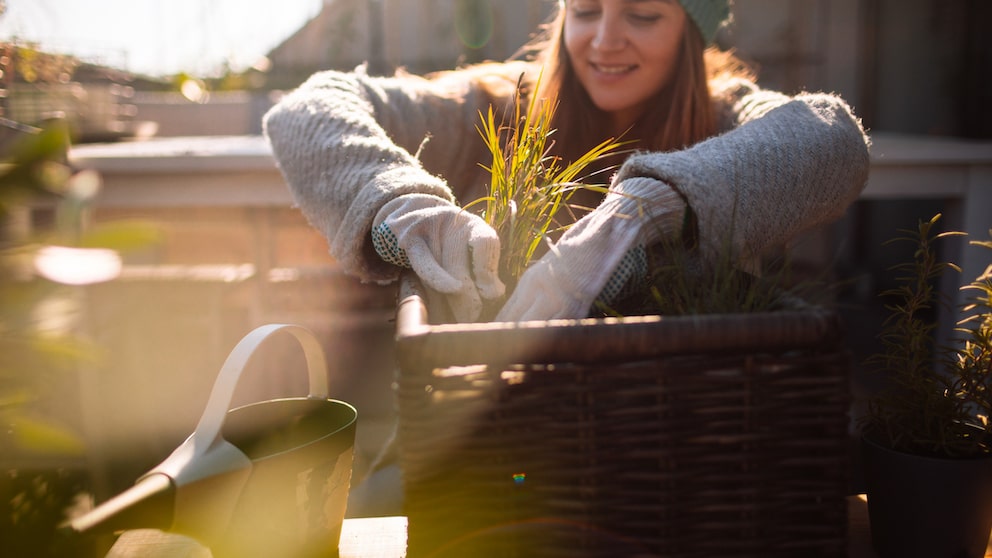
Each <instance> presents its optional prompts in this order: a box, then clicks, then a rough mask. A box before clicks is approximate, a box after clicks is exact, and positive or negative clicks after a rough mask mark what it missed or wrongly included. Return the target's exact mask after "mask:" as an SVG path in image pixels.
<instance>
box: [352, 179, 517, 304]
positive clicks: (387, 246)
mask: <svg viewBox="0 0 992 558" xmlns="http://www.w3.org/2000/svg"><path fill="white" fill-rule="evenodd" d="M372 244H373V246H374V247H375V250H376V252H377V253H378V254H379V256H380V257H382V259H384V260H385V261H387V262H389V263H392V264H395V265H399V266H402V267H407V268H411V269H413V271H414V272H415V273H416V274H417V276H418V277H419V278H420V280H421V281H423V282H424V284H425V285H426V286H428V287H430V288H431V289H434V290H435V291H437V292H439V293H443V294H445V295H447V299H448V304H449V306H450V307H451V310H452V313H453V314H454V317H455V319H456V320H458V321H460V322H468V321H473V320H476V319H478V317H479V315H480V314H481V312H482V307H483V300H492V299H496V298H499V297H501V296H503V293H504V291H505V287H504V286H503V283H502V281H500V279H499V250H500V246H499V236H498V235H497V234H496V231H495V230H494V229H493V228H492V227H490V226H489V224H488V223H486V222H485V221H483V220H482V218H480V217H479V216H477V215H475V214H473V213H470V212H468V211H465V210H463V209H462V208H460V207H458V206H456V205H454V204H453V203H451V202H449V201H447V200H444V199H441V198H439V197H437V196H431V195H427V194H406V195H403V196H399V197H398V198H396V199H394V200H391V201H390V202H388V203H386V204H385V205H384V206H382V209H380V210H379V212H378V213H377V214H376V216H375V219H374V220H373V222H372Z"/></svg>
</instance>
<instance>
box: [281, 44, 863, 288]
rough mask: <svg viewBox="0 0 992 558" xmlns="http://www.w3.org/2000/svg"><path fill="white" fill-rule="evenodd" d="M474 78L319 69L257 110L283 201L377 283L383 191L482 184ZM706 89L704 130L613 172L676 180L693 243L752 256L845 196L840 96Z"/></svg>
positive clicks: (454, 193) (466, 193)
mask: <svg viewBox="0 0 992 558" xmlns="http://www.w3.org/2000/svg"><path fill="white" fill-rule="evenodd" d="M514 64H520V68H519V71H524V70H527V69H529V68H528V67H527V66H526V65H525V64H524V63H514ZM514 71H517V69H516V68H514ZM519 71H517V75H519ZM506 75H513V71H511V72H506ZM477 77H478V75H477V73H475V74H472V76H471V77H470V75H469V72H458V71H455V72H451V73H447V74H445V75H444V77H443V78H440V79H433V80H429V79H425V78H422V77H417V76H397V77H389V78H380V77H370V76H368V75H366V74H365V73H364V72H363V71H362V69H358V70H356V71H355V72H349V73H342V72H331V71H329V72H322V73H318V74H315V75H314V76H312V77H311V78H310V79H309V80H308V81H307V82H306V83H304V84H303V85H302V86H300V87H299V88H298V89H297V90H295V91H293V92H292V93H289V94H288V95H286V96H285V97H283V98H282V99H281V100H280V101H279V103H277V104H276V106H274V107H273V108H272V109H271V110H270V111H269V113H268V114H266V116H265V119H264V129H265V134H266V136H267V137H268V140H269V142H270V143H271V145H272V148H273V152H274V155H275V158H276V161H277V163H278V165H279V168H280V170H281V171H282V173H283V176H284V177H285V179H286V182H287V183H288V184H289V187H290V190H291V191H292V194H293V197H294V199H295V201H296V203H297V204H298V205H299V207H300V209H301V211H302V212H303V214H304V215H305V216H306V217H307V219H308V220H309V222H310V223H311V225H312V226H314V227H315V228H316V229H317V230H319V231H320V232H321V233H322V234H323V235H324V236H325V237H326V238H327V240H328V242H329V244H330V252H331V255H332V256H333V257H334V258H335V259H336V260H337V261H338V262H339V264H340V265H341V266H342V267H343V269H344V270H345V271H346V272H348V273H350V274H352V275H355V276H357V277H359V278H360V279H362V280H364V281H375V282H378V283H387V282H390V281H392V280H394V279H395V278H396V277H397V276H398V273H399V269H397V268H396V267H395V266H393V265H390V264H386V263H385V262H384V261H382V259H381V258H379V257H378V256H377V255H376V254H375V252H374V250H373V248H372V245H371V240H370V238H371V237H370V231H371V227H372V220H373V217H374V216H375V214H376V212H377V211H378V210H379V208H380V207H382V206H383V204H385V203H386V202H387V201H389V200H390V199H393V198H395V197H396V196H399V195H401V194H405V193H410V192H421V193H427V194H433V195H437V196H440V197H443V198H446V199H450V200H458V201H459V202H461V203H467V202H469V201H472V200H474V199H477V198H478V197H480V196H482V195H484V192H485V187H486V183H485V174H484V172H483V171H482V169H481V168H480V166H479V165H480V163H483V164H488V163H489V161H488V160H487V159H486V157H487V156H488V151H487V150H486V147H485V145H484V143H483V141H482V139H481V137H480V136H479V132H478V131H477V126H478V124H479V122H480V117H479V112H480V111H485V110H486V108H487V107H488V105H489V104H490V102H492V101H493V99H491V98H490V96H489V95H487V94H486V93H485V92H484V91H483V90H482V88H481V87H480V86H479V85H478V82H477V81H476V79H477ZM493 79H495V80H498V79H500V78H499V77H498V76H497V77H494V78H493ZM712 88H713V96H714V99H715V101H716V104H717V109H718V115H719V131H720V133H719V134H718V135H716V136H714V137H712V138H710V139H709V140H706V141H703V142H701V143H699V144H697V145H695V146H693V147H691V148H688V149H685V150H682V151H678V152H669V153H639V154H635V155H633V156H631V157H630V158H628V159H627V161H626V162H625V163H624V164H623V165H622V167H621V168H620V170H619V171H618V174H617V176H616V178H615V180H623V179H624V178H627V177H632V176H647V177H652V178H655V179H658V180H662V181H664V182H665V183H667V184H669V185H671V186H672V187H673V188H675V189H676V190H677V191H679V192H681V193H682V194H683V195H684V196H685V199H686V200H687V201H688V204H689V207H690V208H691V209H692V211H694V212H695V214H696V217H697V220H698V226H699V229H698V233H699V238H698V240H699V245H700V247H701V249H702V251H701V253H702V254H703V255H704V256H707V255H710V256H712V255H714V254H716V253H717V252H718V251H720V250H726V249H727V248H728V242H729V243H730V247H731V248H732V249H733V250H734V255H735V257H737V258H739V259H740V260H742V261H743V260H750V259H754V258H756V257H757V256H759V255H761V254H762V253H764V252H765V251H767V250H768V249H769V248H772V247H777V246H782V245H784V244H785V243H787V242H788V241H789V240H790V239H792V238H794V237H795V236H797V235H799V234H800V233H802V232H804V231H806V230H808V229H811V228H813V227H816V226H819V225H822V224H825V223H828V222H830V221H833V220H835V219H837V218H839V217H840V216H841V215H843V213H844V211H845V210H846V209H847V207H848V206H849V205H850V204H851V203H852V202H853V201H854V200H855V199H857V197H858V195H859V193H860V192H861V190H862V189H863V188H864V185H865V183H866V181H867V177H868V147H869V139H868V137H867V136H866V135H865V133H864V130H863V129H862V127H861V125H860V123H859V122H858V120H857V119H856V118H855V117H854V116H853V115H852V113H851V111H850V109H849V107H848V106H847V105H846V104H845V103H844V102H843V101H842V100H841V99H840V98H838V97H836V96H834V95H829V94H800V95H797V96H795V97H789V96H786V95H782V94H780V93H776V92H771V91H766V90H762V89H759V88H758V87H757V86H755V85H754V84H753V83H750V82H746V81H743V80H739V79H735V80H730V81H726V82H722V83H716V84H713V87H712ZM506 89H507V90H508V91H511V89H510V88H506ZM495 101H496V103H500V102H503V103H506V102H508V98H504V99H496V100H495ZM425 140H426V142H425ZM731 227H732V229H733V233H732V234H730V235H728V230H729V229H730V228H731ZM728 236H729V238H728Z"/></svg>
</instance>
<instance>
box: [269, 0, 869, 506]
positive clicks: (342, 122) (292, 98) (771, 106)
mask: <svg viewBox="0 0 992 558" xmlns="http://www.w3.org/2000/svg"><path fill="white" fill-rule="evenodd" d="M559 8H560V9H559V11H558V13H557V15H556V17H555V19H554V20H553V22H552V23H551V24H550V25H549V27H548V30H549V33H548V35H547V37H546V38H545V39H544V40H543V41H542V42H540V43H538V44H536V45H532V46H536V48H535V49H533V50H532V51H533V52H535V55H534V56H533V57H531V59H530V60H527V61H515V62H506V63H491V64H485V65H480V66H474V67H469V68H463V69H458V70H452V71H448V72H443V73H439V74H436V75H432V76H428V77H418V76H411V75H397V76H394V77H388V78H384V77H371V76H368V75H366V74H365V73H364V72H363V71H362V69H361V68H360V69H358V70H356V71H354V72H350V73H342V72H322V73H318V74H316V75H314V76H313V77H311V78H310V79H309V80H308V81H307V82H306V83H304V84H303V85H302V86H301V87H300V88H299V89H297V90H296V91H294V92H292V93H290V94H289V95H287V96H286V97H284V98H283V99H282V100H281V101H280V102H279V103H278V104H277V105H276V106H275V107H274V108H273V109H272V110H271V111H270V112H269V113H268V114H267V115H266V118H265V132H266V134H267V136H268V139H269V141H270V142H271V144H272V148H273V151H274V154H275V157H276V160H277V162H278V164H279V166H280V168H281V170H282V172H283V174H284V176H285V178H286V181H287V182H288V184H289V187H290V189H291V190H292V192H293V195H294V198H295V200H296V201H297V203H298V204H299V207H300V209H301V210H302V211H303V213H304V214H305V215H306V216H307V218H308V219H309V221H310V223H311V224H312V225H313V226H314V227H316V228H317V229H318V230H319V231H320V232H321V233H323V234H324V236H325V237H326V238H327V239H328V241H329V244H330V251H331V254H332V255H333V256H334V257H335V258H336V260H337V261H338V262H339V264H340V265H341V266H342V267H343V268H344V270H346V271H347V272H348V273H351V274H353V275H354V276H356V277H357V278H359V279H361V280H364V281H375V282H379V283H388V282H391V281H394V280H395V279H396V278H397V277H398V276H399V274H400V271H401V268H403V267H411V268H412V269H413V270H414V271H415V272H416V273H417V275H418V276H419V277H420V278H421V279H422V281H423V282H424V283H425V284H426V285H427V286H429V287H431V288H433V289H434V290H436V291H439V292H441V293H444V294H445V295H446V297H447V300H448V302H449V305H450V306H451V309H452V311H453V313H454V316H455V317H456V318H457V319H459V320H462V321H468V320H475V319H477V318H478V316H479V313H480V311H481V309H482V306H483V301H486V300H496V301H498V300H500V299H501V298H502V297H503V296H504V286H503V284H502V283H501V282H500V279H499V277H498V273H497V262H498V258H499V249H500V247H499V240H498V238H497V235H496V233H495V231H493V229H492V228H491V227H489V226H488V225H487V224H486V223H485V222H484V221H483V220H482V219H481V218H480V217H478V216H476V215H474V214H473V213H471V212H469V211H466V210H462V209H461V208H460V207H459V205H458V202H461V203H468V202H470V201H472V200H475V199H478V198H480V197H482V196H484V195H485V194H486V188H487V185H486V180H487V176H486V173H485V171H484V170H483V169H481V168H480V163H484V164H488V163H489V161H488V160H487V156H491V155H490V154H489V152H488V150H487V148H486V146H485V145H484V143H483V141H482V140H481V138H480V137H479V134H478V131H477V126H478V125H479V123H480V116H479V114H480V111H481V112H483V113H484V112H485V111H486V110H487V109H488V107H489V106H490V105H492V106H493V107H495V109H496V110H497V111H504V114H510V113H511V112H510V111H511V109H512V107H513V103H514V102H515V95H516V93H517V91H518V84H522V85H523V87H521V88H520V90H522V91H523V92H524V94H525V95H527V94H533V95H538V96H540V97H544V98H549V99H550V98H557V99H558V101H559V103H560V104H559V109H558V112H557V114H556V121H555V123H554V127H555V128H556V129H557V130H558V131H557V132H556V135H555V138H556V141H557V143H556V144H555V147H554V149H555V151H556V154H557V155H559V156H561V157H562V158H563V159H564V160H565V161H566V163H567V162H569V161H572V160H574V159H575V157H577V156H578V155H580V154H582V153H584V152H586V151H587V150H588V149H589V148H591V147H592V146H594V145H596V144H598V143H600V142H602V141H603V140H604V139H606V138H610V137H614V138H615V137H617V136H618V135H619V134H623V139H624V140H636V142H637V143H636V144H635V145H634V148H635V150H636V152H635V153H634V154H632V155H629V156H628V157H627V158H626V160H625V161H623V162H622V165H621V166H620V167H619V170H617V172H616V174H615V175H614V176H613V177H612V180H611V182H610V191H609V193H608V194H607V195H606V196H605V198H603V197H602V196H601V199H594V200H582V202H583V203H585V204H586V205H588V206H590V207H594V209H593V210H592V211H590V212H588V213H587V214H586V215H585V216H583V217H582V218H581V219H579V220H578V221H577V222H575V224H574V225H573V226H572V227H571V228H570V229H569V230H568V231H567V232H566V233H565V234H564V235H563V236H562V237H561V238H560V239H559V240H558V241H557V242H556V244H555V245H554V246H553V247H552V248H551V249H549V250H548V252H547V254H546V255H544V256H543V257H542V258H541V259H540V260H538V261H537V262H536V263H534V264H532V265H531V267H530V268H529V269H528V270H527V272H526V273H524V275H523V277H522V278H521V280H520V282H519V283H518V285H517V287H516V288H515V289H514V292H513V293H512V294H511V295H510V296H509V299H508V300H507V301H506V303H505V304H504V305H503V306H502V310H501V311H500V312H499V314H498V315H497V317H496V318H497V319H498V320H504V321H521V320H530V319H551V318H577V317H582V316H585V315H586V314H587V313H588V312H589V310H590V307H591V305H592V304H593V302H594V301H595V300H596V298H597V297H599V296H601V293H603V292H604V287H606V286H608V285H609V288H610V289H613V290H616V289H617V286H618V285H620V286H622V285H623V283H624V282H625V281H626V278H627V276H629V274H630V273H631V271H630V269H631V267H630V266H628V265H626V263H625V258H626V257H627V255H628V254H631V253H636V252H637V251H638V250H639V249H641V248H642V247H646V246H650V245H651V244H652V243H655V242H658V241H661V240H665V239H677V238H679V237H680V236H689V237H691V240H692V242H691V245H692V246H695V247H696V248H694V249H693V258H694V260H693V261H694V262H698V263H699V265H698V266H694V267H698V268H699V269H705V264H706V262H707V261H715V260H716V258H717V256H718V255H719V254H720V253H721V251H723V252H724V253H725V251H726V250H731V251H732V256H733V257H734V258H735V261H737V262H739V264H740V266H741V267H742V268H745V269H751V268H752V267H753V262H755V261H757V259H758V258H759V257H760V256H761V255H762V253H764V252H765V251H767V250H768V249H771V248H773V247H779V246H781V245H783V244H785V243H786V242H787V241H789V240H790V239H792V238H793V237H795V236H797V235H798V234H800V233H801V232H803V231H805V230H808V229H810V228H812V227H816V226H818V225H821V224H824V223H827V222H830V221H831V220H834V219H837V218H838V217H840V216H841V215H842V214H843V213H844V211H845V210H846V208H847V207H848V205H850V204H851V203H852V202H853V201H854V200H855V199H856V198H857V196H858V194H859V193H860V192H861V190H862V188H863V187H864V184H865V182H866V180H867V175H868V146H869V140H868V138H867V136H866V135H865V133H864V131H863V130H862V128H861V125H860V124H859V122H858V120H857V119H856V118H855V117H854V116H853V115H852V113H851V111H850V109H849V108H848V106H847V105H846V104H845V103H844V102H843V101H842V100H841V99H839V98H837V97H835V96H832V95H827V94H801V95H797V96H794V97H790V96H786V95H783V94H781V93H777V92H772V91H766V90H762V89H761V88H759V87H757V86H756V85H755V83H754V82H753V81H752V80H751V78H750V76H749V75H748V74H747V73H746V72H744V71H743V70H742V69H741V67H740V66H738V65H735V64H734V59H733V58H732V57H729V56H728V55H727V54H724V53H720V52H719V51H717V50H715V49H712V48H709V49H708V48H707V46H708V45H709V44H710V43H711V42H712V40H713V38H714V35H715V34H716V32H717V29H718V28H719V26H720V25H721V24H722V23H723V22H724V21H725V20H726V19H727V18H728V17H729V0H678V1H676V0H564V1H562V2H561V3H560V6H559ZM538 75H541V79H540V81H539V82H538V80H537V76H538ZM535 85H537V90H536V91H535ZM528 92H529V93H528ZM526 101H527V100H526V99H521V102H526ZM610 164H614V165H615V164H616V161H610ZM583 193H586V192H583ZM480 205H481V204H480ZM751 270H753V269H751ZM387 454H388V451H387ZM384 463H388V458H387V460H386V461H384ZM401 492H402V491H401V485H400V475H399V473H398V468H397V467H396V466H395V465H393V466H387V467H380V468H377V470H376V472H375V473H374V474H373V475H371V476H370V477H369V480H368V481H367V482H366V483H365V484H364V485H363V486H359V487H357V489H356V490H355V491H354V492H353V497H352V504H351V505H352V506H353V507H352V508H350V509H353V510H359V508H360V511H356V513H365V514H375V513H399V512H400V511H401V510H400V509H399V508H398V506H399V500H398V498H399V497H400V495H401ZM376 503H378V504H379V506H378V507H376V506H375V504H376ZM370 504H371V507H369V505H370ZM363 506H364V507H363Z"/></svg>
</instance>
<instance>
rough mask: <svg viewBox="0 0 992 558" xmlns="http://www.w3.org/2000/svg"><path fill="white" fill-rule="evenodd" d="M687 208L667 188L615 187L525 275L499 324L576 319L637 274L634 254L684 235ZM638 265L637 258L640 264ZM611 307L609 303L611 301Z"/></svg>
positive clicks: (649, 182)
mask: <svg viewBox="0 0 992 558" xmlns="http://www.w3.org/2000/svg"><path fill="white" fill-rule="evenodd" d="M685 207H686V206H685V202H684V201H683V200H682V197H681V196H679V195H678V193H676V192H675V191H674V190H672V189H671V188H670V187H669V186H668V185H666V184H665V183H663V182H660V181H658V180H654V179H651V178H642V177H636V178H631V179H628V180H625V181H624V182H622V183H620V184H616V185H614V186H613V187H612V188H611V189H610V193H609V194H608V195H607V197H606V199H605V200H603V203H601V204H600V205H599V207H597V208H596V209H595V210H593V211H591V212H590V213H589V214H587V215H586V216H585V217H583V218H582V219H579V220H578V221H576V222H575V224H574V225H572V227H571V228H569V229H568V231H567V232H566V233H565V234H564V235H562V237H561V239H560V240H559V241H558V242H557V243H556V244H555V245H554V246H551V247H550V249H549V251H548V253H547V254H545V255H544V257H542V258H541V259H540V260H538V261H537V262H536V263H534V264H533V265H531V267H529V268H528V269H527V271H525V272H524V274H523V276H522V277H521V278H520V282H519V283H518V284H517V287H516V289H515V290H514V292H513V294H512V295H511V296H510V299H509V300H508V301H507V303H506V304H505V305H504V306H503V308H502V309H501V310H500V312H499V314H497V316H496V320H497V321H511V322H522V321H528V320H553V319H576V318H584V317H586V316H588V314H589V309H590V307H591V306H592V304H593V302H595V301H596V299H597V298H600V296H601V295H603V294H604V293H605V294H607V295H610V294H612V295H615V294H616V292H617V291H619V289H614V288H612V286H611V288H610V289H607V291H605V292H604V287H606V286H607V285H608V284H616V283H619V284H620V287H621V288H622V286H623V284H624V283H626V281H627V280H628V279H629V278H630V277H631V275H632V274H633V273H635V270H634V269H632V268H629V267H628V266H629V265H630V264H631V258H632V256H631V254H633V255H635V256H636V255H637V253H638V250H640V249H641V247H642V246H643V245H644V244H646V243H648V242H651V241H653V240H656V239H658V238H659V237H661V236H665V235H672V234H679V233H680V232H681V227H682V220H683V215H684V214H685ZM635 259H636V258H635ZM607 302H608V301H607Z"/></svg>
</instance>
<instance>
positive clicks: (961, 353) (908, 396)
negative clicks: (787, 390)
mask: <svg viewBox="0 0 992 558" xmlns="http://www.w3.org/2000/svg"><path fill="white" fill-rule="evenodd" d="M939 219H940V215H939V214H938V215H936V216H934V217H933V218H931V219H930V220H928V221H920V223H919V225H918V227H917V229H916V230H915V231H912V230H905V231H901V232H902V236H898V237H896V238H894V239H893V241H898V242H910V243H914V244H915V252H914V257H913V260H912V261H909V262H906V263H903V264H900V265H897V266H896V267H895V268H894V270H895V271H896V272H897V273H898V277H897V279H898V286H897V287H895V288H894V289H890V290H888V291H886V292H884V293H883V295H884V296H887V297H890V299H891V301H890V302H889V303H888V304H887V305H886V309H887V310H888V311H889V312H890V313H889V315H888V317H887V319H886V321H885V322H884V323H883V327H882V331H881V334H880V335H879V340H880V342H881V344H882V349H881V351H880V352H879V353H878V354H876V355H873V356H872V357H871V358H869V360H868V365H869V366H870V367H871V368H872V369H873V370H874V371H876V372H877V373H879V374H882V375H883V377H884V380H885V381H886V382H887V385H886V387H885V388H883V389H882V390H881V391H880V392H879V393H877V394H875V395H874V396H873V398H872V399H871V400H870V401H869V404H868V412H867V413H866V416H865V417H863V424H862V426H863V429H862V431H863V434H864V435H863V450H864V460H865V481H866V483H867V492H868V509H869V518H870V521H871V530H872V539H873V544H874V546H875V548H876V551H877V552H878V553H879V555H880V556H881V557H882V558H888V557H896V556H898V557H901V558H906V557H912V556H918V557H920V558H923V557H926V558H952V557H982V556H985V551H986V545H987V542H988V540H989V532H990V528H992V424H990V422H989V417H990V413H992V265H990V266H989V267H988V268H986V269H985V271H984V273H982V274H981V275H980V276H978V277H977V278H975V279H974V280H972V281H971V282H970V283H968V284H967V285H965V286H964V287H963V288H962V289H963V290H964V291H966V292H967V293H968V294H970V295H971V296H970V297H969V300H968V301H967V302H966V304H965V305H963V306H962V307H961V308H960V311H961V313H962V316H965V317H964V318H963V319H962V320H961V321H960V322H958V327H957V329H956V332H957V334H958V338H957V339H955V340H952V341H951V342H950V343H938V342H937V341H935V335H934V334H935V332H936V323H934V320H932V319H930V318H928V316H929V315H930V314H932V312H933V311H934V310H935V309H936V308H937V306H938V304H939V303H940V300H939V299H940V297H939V295H938V292H937V290H936V288H935V285H934V282H935V280H936V279H937V278H939V277H940V276H942V275H943V274H944V273H946V272H948V271H950V270H957V271H960V269H959V268H958V267H957V266H956V265H954V264H953V263H949V262H942V261H940V260H939V258H938V257H937V252H936V247H935V243H936V241H938V240H940V239H942V238H946V237H949V236H960V235H962V234H963V233H958V232H943V233H937V232H936V231H935V225H936V223H937V221H938V220H939ZM990 233H992V231H990ZM970 244H971V245H973V246H979V247H984V248H992V241H971V242H970Z"/></svg>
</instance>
